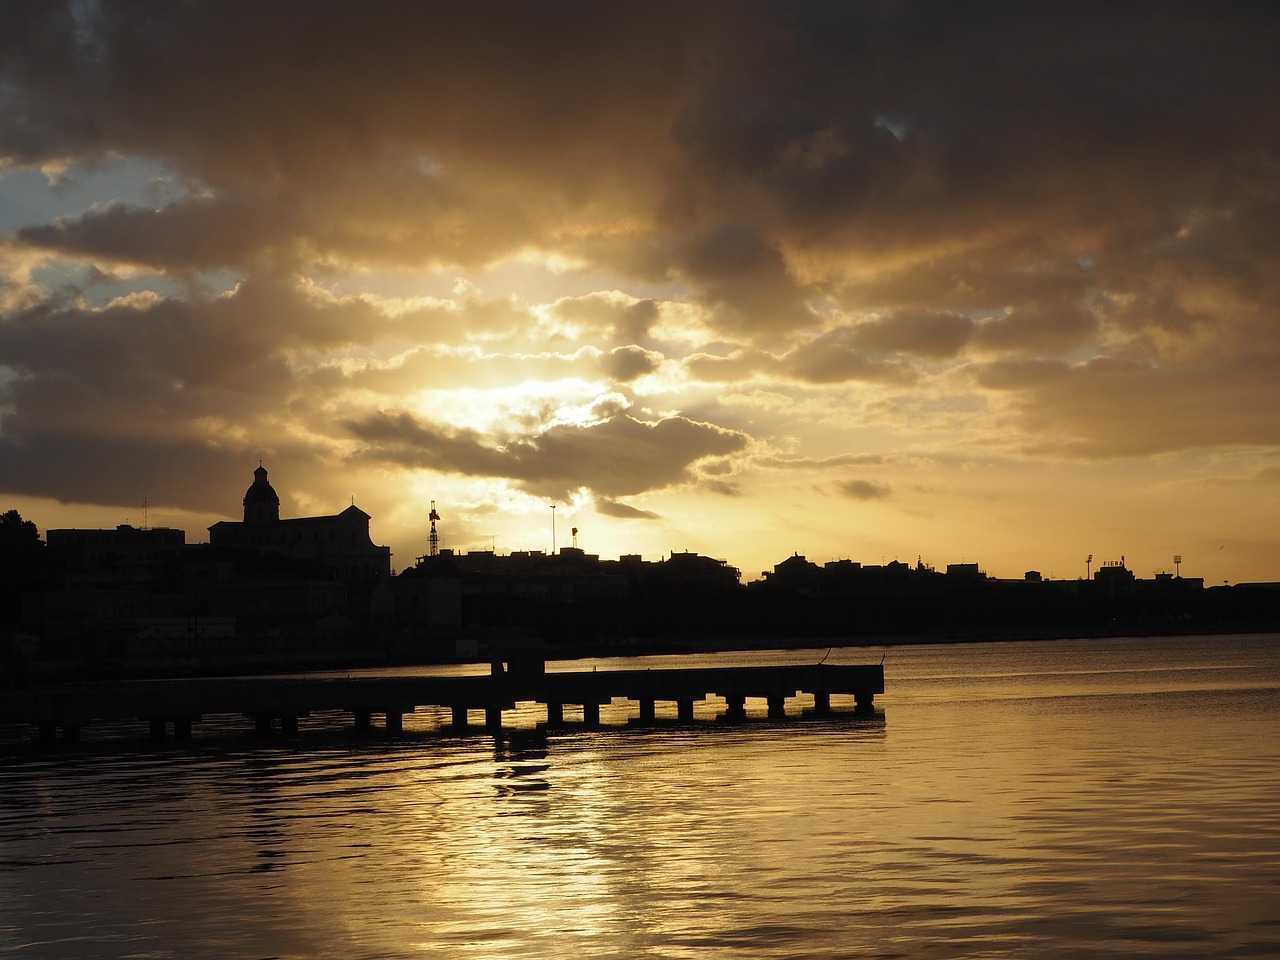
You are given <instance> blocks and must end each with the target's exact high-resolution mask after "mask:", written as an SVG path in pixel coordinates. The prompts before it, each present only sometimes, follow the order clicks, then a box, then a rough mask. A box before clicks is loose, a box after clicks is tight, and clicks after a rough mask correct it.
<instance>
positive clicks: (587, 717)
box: [582, 703, 600, 727]
mask: <svg viewBox="0 0 1280 960" xmlns="http://www.w3.org/2000/svg"><path fill="white" fill-rule="evenodd" d="M582 722H583V723H584V724H586V725H587V726H588V727H598V726H600V704H598V703H584V704H583V705H582Z"/></svg>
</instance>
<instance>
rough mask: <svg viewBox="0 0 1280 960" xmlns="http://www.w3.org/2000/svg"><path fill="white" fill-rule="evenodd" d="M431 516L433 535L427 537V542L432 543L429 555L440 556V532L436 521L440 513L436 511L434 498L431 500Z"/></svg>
mask: <svg viewBox="0 0 1280 960" xmlns="http://www.w3.org/2000/svg"><path fill="white" fill-rule="evenodd" d="M429 518H430V520H431V536H429V537H427V543H428V544H430V549H429V550H428V551H427V556H430V557H438V556H439V555H440V534H439V533H437V532H436V521H437V520H439V519H440V514H438V513H437V512H436V502H435V501H434V500H432V501H431V513H430V514H429Z"/></svg>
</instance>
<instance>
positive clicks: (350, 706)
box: [0, 660, 884, 743]
mask: <svg viewBox="0 0 1280 960" xmlns="http://www.w3.org/2000/svg"><path fill="white" fill-rule="evenodd" d="M883 692H884V668H883V666H881V665H879V664H875V665H856V666H852V665H833V664H802V665H785V666H754V667H688V668H685V667H672V668H660V669H634V670H607V671H591V672H567V671H566V672H546V670H545V666H544V664H543V663H542V661H541V660H536V661H512V662H510V663H503V662H497V663H494V664H493V665H492V668H491V670H490V672H489V673H488V674H481V675H476V676H416V677H345V678H331V677H308V676H305V675H299V676H294V677H236V678H215V679H183V680H129V681H115V682H113V681H101V682H94V683H76V684H57V685H50V686H40V687H31V688H25V689H18V690H6V691H0V723H6V724H31V725H33V726H35V727H36V728H38V730H39V736H40V740H41V741H42V742H44V743H53V742H56V741H57V739H58V732H59V731H61V734H62V740H63V741H64V742H67V743H75V742H77V741H78V740H79V737H80V731H81V729H82V728H84V727H86V726H88V725H89V724H92V723H95V722H105V721H115V722H119V721H131V720H137V721H140V722H143V723H146V724H147V725H148V728H149V731H150V735H151V738H152V739H153V740H157V741H159V740H164V739H165V737H166V734H167V732H168V730H169V729H172V731H173V736H174V739H175V740H179V741H183V740H188V739H190V737H191V734H192V725H193V724H196V723H198V722H200V720H201V719H202V718H203V717H205V716H212V715H222V714H231V715H241V716H244V717H246V718H248V719H249V720H250V721H251V722H252V724H253V729H254V730H255V731H256V732H257V733H258V735H259V736H263V737H266V736H269V735H270V734H271V732H272V730H273V726H276V727H278V728H279V730H280V731H281V732H282V733H284V734H290V733H296V732H297V730H298V724H299V721H300V720H302V719H303V718H305V717H307V716H309V715H310V714H312V713H315V712H320V711H346V712H349V713H350V714H351V715H352V717H353V719H354V725H355V728H356V729H357V731H362V730H369V729H371V727H372V724H373V718H374V717H375V716H381V717H383V718H384V723H385V727H386V730H387V732H389V733H397V732H399V731H400V730H401V729H403V718H404V715H405V714H408V713H413V712H414V710H415V709H417V708H418V707H422V706H434V707H438V708H445V709H448V710H450V712H451V719H452V726H453V727H454V729H457V730H462V729H466V728H467V727H468V726H469V722H470V716H469V715H470V713H471V711H481V710H482V711H484V715H485V723H484V727H485V728H486V729H488V730H491V731H498V730H500V729H501V727H502V713H503V711H504V710H511V709H514V708H515V706H516V704H517V703H540V704H543V705H544V706H545V707H546V715H547V720H546V726H548V727H558V726H561V725H564V722H565V720H564V708H565V706H566V705H574V706H580V707H581V708H582V722H583V723H584V724H586V725H588V726H592V725H597V724H599V723H600V707H601V706H602V705H604V704H607V703H611V702H613V701H615V700H618V699H624V700H630V701H634V702H636V703H638V704H639V721H640V722H641V723H644V722H653V721H654V720H655V704H657V703H674V704H675V705H676V715H677V718H678V719H679V720H681V721H686V722H688V721H692V720H693V716H694V704H695V703H697V702H698V701H702V700H706V699H708V698H710V697H713V696H715V697H721V698H723V699H724V701H725V704H726V707H725V712H724V714H723V719H725V720H727V721H735V720H744V719H746V702H747V700H748V699H750V698H758V699H761V700H764V701H765V703H766V704H767V710H768V715H769V716H770V717H772V718H776V719H781V718H783V717H785V716H787V706H786V705H787V701H788V700H793V699H794V698H796V697H798V696H800V695H802V694H808V695H811V696H812V697H813V707H812V714H813V715H814V716H819V717H821V716H826V715H829V714H830V713H831V697H832V696H833V695H849V696H852V697H853V698H854V701H855V704H856V706H855V712H858V713H870V712H874V709H875V708H874V705H873V704H874V699H875V695H876V694H878V693H883ZM792 712H793V714H794V713H799V708H798V707H795V706H794V704H793V711H792Z"/></svg>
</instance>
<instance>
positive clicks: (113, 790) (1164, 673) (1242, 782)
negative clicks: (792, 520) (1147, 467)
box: [0, 635, 1280, 960]
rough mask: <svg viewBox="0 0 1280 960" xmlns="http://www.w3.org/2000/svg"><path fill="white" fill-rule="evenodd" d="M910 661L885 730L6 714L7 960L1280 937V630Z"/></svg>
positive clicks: (622, 708) (904, 948)
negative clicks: (262, 735)
mask: <svg viewBox="0 0 1280 960" xmlns="http://www.w3.org/2000/svg"><path fill="white" fill-rule="evenodd" d="M825 653H826V650H825V648H824V649H823V650H817V651H798V652H773V653H760V654H735V655H723V656H720V657H707V658H700V659H699V661H697V662H701V663H710V662H757V663H758V662H805V661H809V662H812V661H816V660H817V659H819V658H821V657H822V656H823V655H824V654H825ZM882 654H885V655H886V661H885V669H886V687H887V692H886V693H885V695H884V696H883V697H881V698H880V699H878V701H877V706H878V711H879V712H878V715H877V716H876V717H874V718H862V717H856V718H855V717H853V716H852V715H848V716H838V717H836V718H834V719H831V720H808V719H801V718H799V717H793V718H790V719H788V720H786V721H770V720H766V719H764V718H763V713H764V705H763V703H760V704H751V703H749V707H750V708H751V712H752V713H753V714H755V715H756V716H755V717H754V718H753V719H751V720H749V721H748V722H747V723H746V724H743V725H727V724H724V723H719V722H716V721H714V720H712V719H710V717H711V716H712V715H713V714H714V713H715V712H716V705H715V704H714V703H711V704H704V705H700V707H699V712H700V716H699V719H698V720H697V722H695V723H694V724H692V725H685V726H679V725H676V724H674V723H668V724H666V725H663V726H661V727H659V728H657V729H644V728H638V727H636V726H634V725H628V724H627V723H626V718H627V716H628V715H629V714H634V713H636V712H638V711H637V710H636V708H635V705H634V704H632V705H627V704H622V703H619V704H616V705H615V706H614V708H613V710H612V712H611V713H610V712H609V711H606V716H605V719H606V722H612V724H614V725H613V726H609V727H606V728H605V729H603V730H595V731H586V730H569V731H567V732H563V733H555V734H551V735H542V734H539V733H538V732H537V731H536V730H535V729H534V727H535V726H536V723H537V722H538V720H539V719H540V718H541V717H540V715H539V713H538V712H537V709H536V708H534V707H529V708H522V709H521V710H518V711H516V712H514V713H511V714H508V716H507V717H506V718H505V720H506V721H507V722H509V724H510V725H511V726H512V727H513V728H515V729H513V731H512V732H511V733H510V734H509V735H507V736H506V737H504V738H503V739H501V740H495V739H494V738H493V737H491V736H486V735H484V734H481V733H474V734H471V735H468V736H465V737H453V736H450V735H448V734H447V733H446V732H444V731H442V730H441V729H440V725H441V724H442V723H443V722H444V721H445V720H447V717H444V716H442V715H439V714H437V713H433V712H431V711H425V710H424V711H419V713H417V714H415V715H413V716H411V717H406V732H405V735H404V736H403V737H401V738H399V739H395V740H389V739H386V738H374V739H366V740H358V739H356V738H355V737H354V736H353V735H351V732H350V731H349V730H348V726H349V723H350V718H344V717H341V716H334V717H329V718H325V717H316V718H312V719H311V720H310V721H304V724H303V730H302V734H301V736H300V737H299V738H298V739H296V740H290V741H283V740H274V741H271V742H269V743H267V744H259V743H255V742H253V741H251V740H249V739H247V738H246V737H245V736H244V734H243V726H244V722H243V721H242V720H239V719H237V718H226V719H225V720H223V721H221V722H217V721H210V722H207V723H204V724H200V725H198V726H197V727H196V731H195V737H196V738H195V741H194V743H192V744H191V745H188V746H181V747H177V746H172V745H171V746H168V747H153V746H151V745H149V744H146V743H145V742H144V741H143V738H142V736H141V733H142V732H143V731H139V730H136V729H133V728H117V729H111V728H107V729H103V730H96V731H94V730H91V731H89V735H88V736H87V737H86V740H85V743H84V744H83V745H82V747H81V748H79V749H74V750H70V749H67V748H61V747H60V748H58V749H56V750H52V751H46V752H40V751H38V750H37V749H35V748H34V747H33V746H31V745H30V744H29V742H28V740H27V738H28V735H29V732H28V731H13V730H10V731H7V733H8V735H9V736H10V739H9V740H8V742H7V743H0V955H4V956H13V957H18V958H27V957H30V958H63V957H68V958H69V957H76V958H97V957H102V958H108V957H110V958H115V957H137V958H162V957H183V958H220V960H221V958H239V957H245V958H253V957H281V958H283V957H290V958H294V957H298V958H301V957H343V958H365V957H451V958H452V957H458V958H504V957H551V956H556V957H575V956H576V957H619V958H631V957H703V956H708V955H711V956H716V957H779V958H781V957H813V958H817V957H824V958H825V957H850V958H852V957H860V958H865V957H958V956H981V957H1019V958H1023V957H1027V958H1036V957H1135V956H1150V957H1275V956H1280V637H1276V636H1274V635H1270V636H1263V637H1235V638H1197V639H1180V638H1179V639H1155V640H1105V641H1071V642H1056V643H1009V644H982V645H971V646H920V647H895V648H891V649H889V650H887V652H886V651H885V650H882V649H876V650H875V651H874V652H873V651H870V650H866V649H863V650H857V649H849V650H836V651H833V652H832V653H831V654H830V657H829V661H828V662H845V663H851V662H866V661H868V660H870V661H873V662H874V661H877V660H879V659H880V656H881V655H882ZM593 665H594V666H596V667H597V668H600V669H603V668H606V667H608V666H609V665H610V664H609V663H608V662H605V661H598V662H596V663H595V664H579V665H577V666H578V667H579V668H590V667H591V666H593ZM798 706H803V704H789V706H788V709H789V711H790V712H792V713H793V714H794V713H797V712H798V710H797V707H798ZM659 712H660V715H661V710H660V711H659ZM19 737H20V739H19Z"/></svg>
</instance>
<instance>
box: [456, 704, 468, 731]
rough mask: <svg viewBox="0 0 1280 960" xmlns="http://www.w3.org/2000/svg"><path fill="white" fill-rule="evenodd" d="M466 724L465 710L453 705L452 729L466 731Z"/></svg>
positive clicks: (462, 707) (463, 707)
mask: <svg viewBox="0 0 1280 960" xmlns="http://www.w3.org/2000/svg"><path fill="white" fill-rule="evenodd" d="M467 723H468V719H467V708H466V707H465V706H461V705H459V704H454V705H453V729H455V730H465V729H467Z"/></svg>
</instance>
